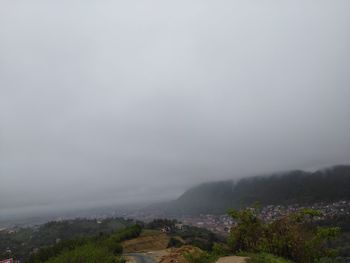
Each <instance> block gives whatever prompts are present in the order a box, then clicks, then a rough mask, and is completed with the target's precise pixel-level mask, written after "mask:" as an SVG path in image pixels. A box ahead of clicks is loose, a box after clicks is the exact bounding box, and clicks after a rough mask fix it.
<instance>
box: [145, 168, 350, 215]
mask: <svg viewBox="0 0 350 263" xmlns="http://www.w3.org/2000/svg"><path fill="white" fill-rule="evenodd" d="M342 199H345V200H350V165H336V166H332V167H327V168H324V169H321V170H317V171H314V172H307V171H302V170H292V171H287V172H280V173H272V174H271V175H266V174H265V175H262V176H259V175H258V176H253V177H247V178H242V179H239V180H223V181H214V182H207V183H202V184H199V185H197V186H194V187H191V188H190V189H188V190H187V191H185V192H184V193H183V194H182V195H181V196H179V197H178V198H177V199H175V200H173V201H170V202H165V203H161V204H156V205H153V206H151V207H149V209H151V210H154V211H156V210H158V211H161V212H162V213H164V214H166V215H181V214H200V213H213V214H218V213H225V212H226V211H227V210H228V209H229V208H241V207H244V206H249V205H252V204H253V203H256V202H258V203H260V204H261V205H270V204H272V205H273V204H282V205H288V204H296V203H298V204H312V203H317V202H326V201H327V202H332V201H337V200H342Z"/></svg>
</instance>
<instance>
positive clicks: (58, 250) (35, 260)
mask: <svg viewBox="0 0 350 263" xmlns="http://www.w3.org/2000/svg"><path fill="white" fill-rule="evenodd" d="M141 230H142V228H141V227H140V226H139V225H134V226H131V227H128V228H125V229H122V230H120V231H117V232H115V233H113V234H110V235H98V236H94V237H90V238H78V239H73V240H67V241H62V242H60V243H58V244H56V245H54V246H49V247H45V248H43V249H40V251H39V252H38V253H36V254H32V255H31V256H30V258H29V259H28V260H27V261H26V262H27V263H40V262H46V261H48V262H50V263H51V262H56V261H54V260H56V259H57V260H58V261H57V262H64V260H66V259H67V258H69V257H72V258H74V259H75V261H67V262H72V263H80V262H85V261H84V260H82V261H79V260H80V258H82V256H81V254H82V253H83V251H85V250H86V249H87V248H90V249H92V250H93V251H94V253H93V254H89V255H91V257H92V258H94V257H95V256H96V257H97V256H100V255H101V254H102V252H103V253H105V254H106V258H107V259H108V258H109V257H113V258H115V257H114V256H116V255H119V254H121V253H122V252H123V248H122V246H121V245H120V242H122V241H124V240H127V239H131V238H134V237H137V236H139V235H140V233H141ZM107 256H108V257H107ZM107 259H106V260H107ZM87 262H95V261H87ZM97 262H104V261H97ZM106 262H108V261H106Z"/></svg>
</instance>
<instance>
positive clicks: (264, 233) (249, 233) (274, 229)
mask: <svg viewBox="0 0 350 263" xmlns="http://www.w3.org/2000/svg"><path fill="white" fill-rule="evenodd" d="M229 215H230V216H231V217H232V218H233V219H235V220H236V221H237V222H238V225H237V226H236V227H234V228H233V229H232V231H231V234H230V237H229V239H228V243H229V245H230V247H231V249H232V251H234V252H239V251H246V252H252V253H260V252H266V253H272V254H274V255H278V256H281V257H284V258H288V259H291V260H294V261H296V262H298V263H310V262H316V261H318V260H320V258H322V257H331V256H333V255H334V251H332V250H330V249H328V248H327V243H328V242H329V241H330V240H332V239H334V238H335V237H336V236H337V235H338V233H339V228H336V227H328V228H327V227H315V226H313V225H312V224H311V223H312V219H313V217H315V216H318V215H319V213H318V212H316V211H312V210H304V211H300V212H298V213H296V214H291V215H289V216H285V217H283V218H281V219H278V220H276V221H274V222H272V223H265V222H263V221H261V220H260V219H259V218H258V211H257V209H256V208H247V209H244V210H240V211H234V210H232V211H230V212H229Z"/></svg>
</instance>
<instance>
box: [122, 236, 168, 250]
mask: <svg viewBox="0 0 350 263" xmlns="http://www.w3.org/2000/svg"><path fill="white" fill-rule="evenodd" d="M168 243H169V237H168V236H167V235H166V234H163V233H154V234H152V235H141V236H139V237H137V238H134V239H131V240H127V241H124V242H122V246H123V252H124V253H131V252H147V251H153V250H163V249H166V248H167V246H168Z"/></svg>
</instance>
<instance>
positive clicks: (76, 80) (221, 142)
mask: <svg viewBox="0 0 350 263" xmlns="http://www.w3.org/2000/svg"><path fill="white" fill-rule="evenodd" d="M349 11H350V1H348V0H343V1H342V0H328V1H323V0H317V1H316V0H314V1H308V0H297V1H295V0H293V1H292V0H290V1H284V0H282V1H281V0H275V1H271V0H266V1H261V0H255V1H254V0H252V1H247V0H238V1H232V0H229V1H220V0H219V1H208V0H198V1H164V0H162V1H132V0H131V1H107V0H106V1H100V0H89V1H85V0H84V1H71V0H69V1H68V0H67V1H62V0H60V1H35V0H34V1H24V0H23V1H16V0H15V1H14V0H3V1H1V7H0V211H1V210H2V211H9V210H8V209H9V208H11V209H20V208H23V207H25V206H27V209H28V207H32V206H42V205H43V206H45V205H48V204H55V205H63V204H65V203H69V204H70V205H74V204H75V203H77V204H78V203H81V202H86V203H91V202H92V203H94V204H100V203H112V202H115V203H122V202H131V201H138V200H158V199H162V198H173V197H175V196H177V195H178V194H180V193H181V192H182V191H183V190H185V189H186V188H187V187H188V186H191V185H193V184H195V183H198V182H203V181H207V180H219V179H224V178H237V177H241V176H246V175H252V174H258V173H265V172H270V171H279V170H288V169H294V168H301V169H310V168H318V167H323V166H328V165H332V164H339V163H345V164H346V163H350V103H349V98H350V16H349Z"/></svg>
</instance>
